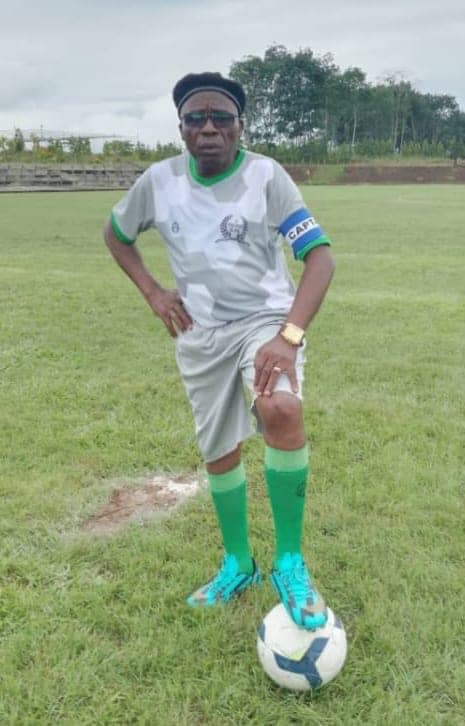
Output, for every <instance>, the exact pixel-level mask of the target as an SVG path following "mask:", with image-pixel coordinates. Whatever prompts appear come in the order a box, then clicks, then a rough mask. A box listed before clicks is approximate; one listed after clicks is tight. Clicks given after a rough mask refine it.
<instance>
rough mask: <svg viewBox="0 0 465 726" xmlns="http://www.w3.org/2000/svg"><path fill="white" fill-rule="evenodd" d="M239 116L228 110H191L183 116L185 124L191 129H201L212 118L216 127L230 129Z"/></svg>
mask: <svg viewBox="0 0 465 726" xmlns="http://www.w3.org/2000/svg"><path fill="white" fill-rule="evenodd" d="M237 118H239V116H236V115H235V114H233V113H228V111H191V112H190V113H185V114H184V116H181V120H182V122H183V123H184V125H185V126H188V127H189V128H191V129H201V128H202V127H203V126H205V124H206V123H207V120H208V119H210V121H211V122H212V124H213V126H214V127H215V128H216V129H228V128H231V127H232V126H234V121H235V120H236V119H237Z"/></svg>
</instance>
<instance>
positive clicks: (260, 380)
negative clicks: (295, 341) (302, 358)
mask: <svg viewBox="0 0 465 726" xmlns="http://www.w3.org/2000/svg"><path fill="white" fill-rule="evenodd" d="M296 357H297V348H296V347H295V346H293V345H290V344H289V343H286V341H285V340H284V339H283V338H282V337H281V336H280V335H279V334H278V335H276V336H275V337H274V338H272V339H271V340H270V341H268V342H267V343H265V345H262V346H261V348H259V349H258V351H257V354H256V356H255V379H254V390H255V393H256V395H257V396H271V394H272V393H273V391H274V389H275V386H276V383H277V381H278V378H279V376H281V375H283V374H286V375H287V376H288V378H289V381H290V384H291V388H292V391H293V393H298V392H299V384H298V381H297V372H296V369H295V361H296Z"/></svg>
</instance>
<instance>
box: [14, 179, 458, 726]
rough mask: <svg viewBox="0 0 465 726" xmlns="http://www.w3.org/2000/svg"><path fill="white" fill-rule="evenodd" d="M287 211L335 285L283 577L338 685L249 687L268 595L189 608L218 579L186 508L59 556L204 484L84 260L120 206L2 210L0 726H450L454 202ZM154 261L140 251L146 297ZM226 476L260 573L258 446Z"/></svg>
mask: <svg viewBox="0 0 465 726" xmlns="http://www.w3.org/2000/svg"><path fill="white" fill-rule="evenodd" d="M304 194H305V195H307V196H308V200H309V203H310V206H311V208H312V210H313V211H314V213H315V214H316V215H317V217H318V218H319V219H320V220H321V221H322V223H323V225H324V227H325V228H326V230H327V231H328V233H330V235H331V236H332V238H333V241H334V252H335V255H336V258H337V263H338V269H337V273H336V278H335V281H334V283H333V286H332V288H331V291H330V294H329V296H328V298H327V301H326V304H325V306H324V308H323V310H322V311H321V313H320V315H319V317H318V319H317V320H316V321H315V323H314V325H313V329H312V333H311V344H310V355H309V360H308V363H307V377H306V404H305V416H306V424H307V429H308V432H309V435H310V438H311V442H312V450H313V456H312V467H313V478H312V487H311V493H310V496H309V500H308V506H307V512H306V516H307V520H306V536H305V551H306V553H307V555H308V559H309V561H310V563H311V565H312V568H313V571H314V573H315V576H316V579H317V582H318V584H319V585H320V587H321V589H322V591H323V592H324V594H325V596H326V598H327V601H328V603H329V604H330V605H331V606H332V607H333V609H334V610H335V611H336V612H337V613H339V615H340V616H341V617H342V619H343V621H344V623H345V625H346V629H347V632H348V637H349V657H348V661H347V664H346V667H345V669H344V671H343V672H342V674H341V675H340V677H339V678H338V679H337V680H336V681H335V682H334V683H333V684H332V685H330V686H329V687H327V688H326V689H322V690H321V691H319V692H316V693H314V694H312V695H296V694H293V693H290V692H283V691H280V690H279V689H277V688H275V687H274V686H273V684H272V683H271V682H270V681H268V679H267V678H266V676H265V675H264V673H263V672H262V670H261V667H260V666H259V664H258V661H257V658H256V653H255V634H256V628H257V626H258V624H259V622H260V619H261V617H262V616H263V615H264V614H265V612H267V610H268V609H269V608H270V607H271V606H272V605H273V604H274V602H275V599H274V595H273V593H272V590H271V587H270V586H269V584H268V583H266V584H265V585H264V586H263V587H262V588H260V589H259V590H257V591H256V592H255V593H254V594H252V593H250V594H248V595H247V596H246V597H245V598H244V599H242V600H241V601H239V602H237V603H235V604H233V605H231V606H230V607H229V608H225V609H220V610H217V611H210V612H197V611H191V610H189V609H188V608H187V607H185V605H184V597H185V595H186V594H187V593H188V592H189V591H190V589H192V588H193V587H194V586H196V585H198V584H200V583H201V582H202V581H203V580H205V578H206V577H207V576H209V575H211V574H212V572H213V571H214V569H215V567H216V565H217V562H218V559H219V557H220V553H221V548H220V541H219V537H218V532H217V529H216V524H215V520H214V515H213V512H212V509H211V508H210V503H209V500H208V498H207V496H206V495H205V494H202V495H200V496H199V497H197V498H196V499H195V500H194V501H193V502H191V503H189V504H187V505H186V506H185V507H184V508H182V509H180V510H178V511H177V512H176V514H174V515H173V516H170V517H166V518H164V519H162V520H160V521H157V522H153V523H151V524H146V525H144V526H141V525H132V526H129V527H127V528H126V529H124V530H123V531H122V532H121V533H119V534H117V535H115V536H113V537H109V538H108V537H107V538H98V537H95V536H94V537H91V536H89V535H84V534H83V533H82V532H81V526H82V524H83V522H84V521H85V520H86V518H87V517H88V516H89V515H90V514H92V513H93V512H94V511H95V510H96V509H97V508H98V506H99V505H101V504H102V503H103V502H104V501H106V500H107V499H108V496H109V494H110V492H111V490H112V488H113V487H114V486H115V482H118V481H120V480H121V479H125V480H129V481H131V480H135V479H136V478H137V477H139V476H141V475H143V474H144V473H147V472H152V471H168V472H193V471H194V472H195V471H199V470H200V469H201V460H200V458H199V455H198V453H197V449H196V446H195V440H194V433H193V425H192V420H191V414H190V410H189V407H188V403H187V401H186V400H185V396H184V392H183V388H182V385H181V383H180V381H179V379H178V375H177V372H176V368H175V363H174V357H173V344H172V341H171V339H169V338H168V336H167V335H166V334H165V333H164V330H163V329H162V327H161V325H160V324H159V322H158V321H157V320H156V319H154V318H153V316H152V314H151V313H150V311H149V309H148V307H146V306H145V305H144V302H143V300H142V298H140V296H139V294H138V292H137V291H136V290H135V288H133V287H132V286H131V284H130V283H129V282H128V281H127V280H126V278H125V277H124V276H123V274H122V273H121V272H120V271H119V270H118V268H117V267H116V265H114V263H113V262H112V260H111V259H110V258H109V255H108V253H107V251H106V249H105V248H104V246H103V244H102V242H101V239H100V227H101V223H102V221H103V220H104V218H105V217H106V215H107V211H108V209H109V208H110V206H111V205H112V203H113V202H114V201H115V200H116V199H117V198H118V195H117V194H114V193H73V194H24V195H5V194H3V195H0V226H1V235H0V252H1V269H0V296H1V308H0V310H1V312H0V320H1V338H0V347H1V361H0V388H1V392H0V396H1V406H0V433H1V440H0V447H1V449H0V461H1V463H0V467H1V469H0V474H1V504H0V507H1V512H0V522H1V524H0V526H1V542H2V546H1V553H0V583H1V596H0V619H1V635H0V723H1V724H18V725H21V726H22V725H23V724H55V723H66V724H78V723H79V724H81V725H84V724H147V725H151V724H155V725H158V724H168V725H171V724H176V725H177V726H184V725H188V724H189V725H197V724H212V725H214V726H220V725H223V724H257V726H271V725H273V726H274V725H275V724H278V725H279V726H287V725H288V724H305V725H307V724H308V725H313V724H315V725H320V724H321V725H325V726H326V725H330V724H331V725H338V726H348V725H352V724H369V725H372V724H373V725H377V724H383V725H384V726H390V725H391V724H396V726H404V725H408V726H411V725H413V724H446V725H447V726H449V725H457V726H459V725H461V726H463V724H464V723H465V656H464V643H465V614H464V599H465V562H464V560H465V524H464V495H465V417H464V414H465V382H464V363H465V303H464V300H465V295H464V293H465V242H464V229H465V205H464V191H463V187H460V186H455V187H452V186H450V187H447V186H421V187H420V186H418V187H399V186H396V187H317V188H313V189H312V188H309V187H306V188H304ZM156 242H157V239H156V236H155V235H154V234H152V233H148V234H147V235H145V236H144V237H143V238H142V240H141V245H140V246H141V249H142V251H143V253H144V256H145V258H146V261H147V263H148V264H149V266H150V267H151V268H152V269H153V270H154V271H156V274H157V275H158V276H159V278H160V279H161V280H162V281H164V282H168V281H169V280H170V275H169V272H168V269H167V265H166V258H165V254H164V252H163V250H162V248H161V245H159V244H157V243H156ZM293 269H294V270H295V272H296V273H297V271H298V267H297V266H295V267H293ZM245 463H246V467H247V471H248V476H249V483H250V486H249V492H250V514H251V535H252V539H253V543H254V548H255V553H256V557H257V559H258V561H259V562H260V563H261V565H262V567H263V568H264V569H265V570H266V569H267V568H268V567H269V566H270V564H271V559H272V555H273V546H272V545H273V542H272V524H271V517H270V513H269V507H268V503H267V501H266V498H265V496H264V487H263V482H262V474H261V469H262V442H261V441H260V439H258V438H254V439H252V440H250V441H249V442H248V443H247V445H246V447H245Z"/></svg>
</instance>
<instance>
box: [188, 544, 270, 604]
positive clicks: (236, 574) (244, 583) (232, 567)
mask: <svg viewBox="0 0 465 726" xmlns="http://www.w3.org/2000/svg"><path fill="white" fill-rule="evenodd" d="M252 562H253V568H254V569H253V572H252V574H251V575H248V574H246V573H244V572H240V571H239V565H238V562H237V559H236V557H235V555H225V556H224V559H223V564H222V565H221V567H220V569H219V570H218V572H217V573H216V575H215V577H213V578H212V579H211V580H210V581H209V582H207V584H206V585H204V586H203V587H201V588H199V589H198V590H196V591H195V592H193V593H192V595H189V597H188V598H187V600H186V602H187V604H188V605H190V606H191V607H194V608H195V607H211V606H212V605H219V604H221V603H226V602H229V600H232V599H233V598H234V597H237V596H238V595H241V593H243V592H244V590H247V588H248V587H250V586H251V585H259V584H260V582H261V580H262V576H261V573H260V570H259V569H258V567H257V564H256V562H255V560H252Z"/></svg>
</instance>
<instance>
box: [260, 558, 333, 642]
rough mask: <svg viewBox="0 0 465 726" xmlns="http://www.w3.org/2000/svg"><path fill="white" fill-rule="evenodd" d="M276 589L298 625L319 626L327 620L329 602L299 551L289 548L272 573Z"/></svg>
mask: <svg viewBox="0 0 465 726" xmlns="http://www.w3.org/2000/svg"><path fill="white" fill-rule="evenodd" d="M270 578H271V582H272V584H273V587H274V589H275V590H276V592H277V593H278V595H279V597H280V598H281V602H282V603H283V605H284V607H285V608H286V610H287V612H288V613H289V615H290V616H291V618H292V620H293V621H294V623H295V624H296V625H298V626H299V627H301V628H305V629H306V630H316V629H317V628H321V627H322V626H323V625H325V624H326V621H327V619H328V613H327V610H326V604H325V601H324V600H323V598H322V597H321V595H320V593H319V592H318V590H316V589H315V587H314V586H313V583H312V580H311V577H310V573H309V571H308V569H307V566H306V565H305V562H304V560H303V558H302V555H300V554H299V553H298V552H295V553H291V552H286V554H284V555H283V556H282V557H281V558H280V559H279V560H278V561H277V563H276V565H275V567H274V568H273V570H272V572H271V575H270Z"/></svg>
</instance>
